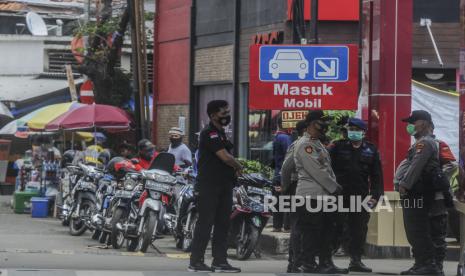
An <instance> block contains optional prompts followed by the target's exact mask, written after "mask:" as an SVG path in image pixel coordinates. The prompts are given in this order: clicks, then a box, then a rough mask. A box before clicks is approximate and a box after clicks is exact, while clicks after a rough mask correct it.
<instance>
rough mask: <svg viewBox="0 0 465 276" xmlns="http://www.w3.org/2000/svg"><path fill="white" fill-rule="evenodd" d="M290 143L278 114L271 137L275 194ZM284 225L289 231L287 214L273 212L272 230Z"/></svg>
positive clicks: (279, 188) (277, 194)
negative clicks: (275, 129) (272, 136)
mask: <svg viewBox="0 0 465 276" xmlns="http://www.w3.org/2000/svg"><path fill="white" fill-rule="evenodd" d="M291 144H292V138H291V136H290V135H289V134H288V133H287V132H285V131H283V130H282V119H281V116H279V118H278V120H277V131H276V134H275V137H274V139H273V159H274V179H273V184H274V186H275V188H274V192H275V193H274V194H275V196H279V195H280V194H281V167H282V166H283V162H284V159H285V157H286V153H287V149H288V148H289V146H290V145H291ZM283 226H284V230H285V231H289V229H290V222H289V216H285V215H284V214H283V213H280V212H275V213H273V232H281V231H282V228H283Z"/></svg>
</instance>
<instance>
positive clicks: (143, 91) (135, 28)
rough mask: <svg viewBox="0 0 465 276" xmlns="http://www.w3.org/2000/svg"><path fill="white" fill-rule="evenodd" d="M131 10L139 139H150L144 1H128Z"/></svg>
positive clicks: (134, 84)
mask: <svg viewBox="0 0 465 276" xmlns="http://www.w3.org/2000/svg"><path fill="white" fill-rule="evenodd" d="M128 2H129V3H128V4H129V5H130V8H131V13H130V14H131V44H132V47H131V48H132V73H133V79H134V83H133V87H134V103H135V115H136V126H137V133H136V136H137V139H138V140H140V139H142V138H148V137H149V135H150V134H149V133H150V125H149V124H150V122H149V120H148V118H149V105H148V103H149V101H148V93H147V88H148V87H147V42H146V35H145V16H144V1H143V0H128Z"/></svg>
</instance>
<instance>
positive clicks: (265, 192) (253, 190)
mask: <svg viewBox="0 0 465 276" xmlns="http://www.w3.org/2000/svg"><path fill="white" fill-rule="evenodd" d="M247 192H248V193H250V194H257V195H262V196H267V195H269V196H271V191H269V190H266V189H261V188H257V187H253V186H249V187H248V188H247Z"/></svg>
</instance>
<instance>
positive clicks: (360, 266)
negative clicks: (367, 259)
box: [349, 256, 373, 272]
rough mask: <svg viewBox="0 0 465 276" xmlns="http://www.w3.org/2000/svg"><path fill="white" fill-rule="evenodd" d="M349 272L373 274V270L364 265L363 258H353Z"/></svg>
mask: <svg viewBox="0 0 465 276" xmlns="http://www.w3.org/2000/svg"><path fill="white" fill-rule="evenodd" d="M349 271H353V272H373V270H372V269H371V268H369V267H367V266H366V265H365V264H364V263H362V258H361V257H358V256H357V257H351V258H350V264H349Z"/></svg>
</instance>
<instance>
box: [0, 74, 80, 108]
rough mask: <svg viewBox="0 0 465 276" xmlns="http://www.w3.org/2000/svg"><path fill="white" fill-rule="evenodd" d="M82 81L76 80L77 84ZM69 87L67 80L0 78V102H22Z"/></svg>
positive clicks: (24, 77)
mask: <svg viewBox="0 0 465 276" xmlns="http://www.w3.org/2000/svg"><path fill="white" fill-rule="evenodd" d="M79 82H80V80H76V84H77V83H79ZM67 87H68V82H67V80H66V79H64V80H63V79H49V78H37V77H36V76H0V101H9V102H20V101H24V100H27V99H31V98H35V97H40V96H43V95H46V94H49V93H51V92H55V91H58V90H61V89H64V88H67Z"/></svg>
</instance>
